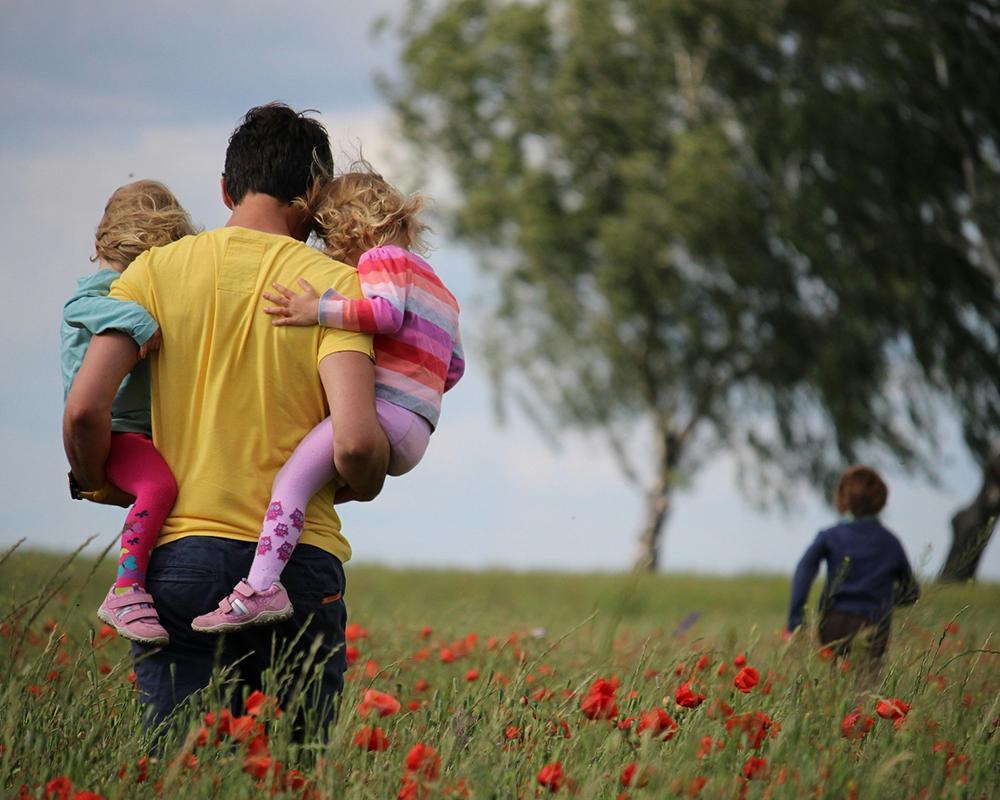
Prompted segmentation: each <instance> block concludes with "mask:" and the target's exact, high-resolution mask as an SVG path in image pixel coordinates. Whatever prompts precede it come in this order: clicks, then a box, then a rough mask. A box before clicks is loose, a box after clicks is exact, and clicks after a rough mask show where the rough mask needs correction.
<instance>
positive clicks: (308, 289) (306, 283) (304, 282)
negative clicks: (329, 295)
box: [299, 278, 316, 294]
mask: <svg viewBox="0 0 1000 800" xmlns="http://www.w3.org/2000/svg"><path fill="white" fill-rule="evenodd" d="M299 286H301V287H302V288H303V289H305V290H306V293H307V294H316V290H315V289H313V287H312V284H311V283H309V281H307V280H306V279H305V278H299Z"/></svg>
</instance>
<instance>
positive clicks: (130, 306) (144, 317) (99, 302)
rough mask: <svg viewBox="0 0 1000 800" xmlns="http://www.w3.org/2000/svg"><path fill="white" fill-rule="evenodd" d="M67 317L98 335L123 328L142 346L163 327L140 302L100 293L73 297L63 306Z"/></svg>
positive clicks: (66, 318)
mask: <svg viewBox="0 0 1000 800" xmlns="http://www.w3.org/2000/svg"><path fill="white" fill-rule="evenodd" d="M63 320H64V321H65V322H66V324H67V325H69V326H71V327H73V328H85V329H86V330H88V331H90V333H91V334H93V335H94V336H96V335H98V334H100V333H106V332H107V331H122V332H123V333H127V334H128V335H129V336H131V337H132V338H133V339H134V340H135V343H136V344H137V345H139V346H140V347H142V345H144V344H145V343H146V342H147V340H148V339H149V337H150V336H152V335H153V334H154V333H156V331H157V329H158V328H159V326H158V325H157V324H156V320H155V319H153V318H152V317H151V316H150V314H149V312H148V311H146V309H144V308H143V307H142V306H141V305H139V304H138V303H133V302H131V301H128V300H115V299H114V298H111V297H108V296H107V295H100V294H85V295H81V296H77V297H74V298H72V299H71V300H70V301H69V302H68V303H66V305H65V306H64V307H63Z"/></svg>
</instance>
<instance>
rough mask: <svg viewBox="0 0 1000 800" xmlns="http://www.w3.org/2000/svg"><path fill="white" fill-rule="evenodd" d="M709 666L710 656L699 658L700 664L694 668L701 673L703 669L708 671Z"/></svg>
mask: <svg viewBox="0 0 1000 800" xmlns="http://www.w3.org/2000/svg"><path fill="white" fill-rule="evenodd" d="M708 664H709V659H708V656H706V655H701V656H699V657H698V663H696V664H695V665H694V668H695V669H696V670H698V671H699V672H700V671H701V670H703V669H707V668H708Z"/></svg>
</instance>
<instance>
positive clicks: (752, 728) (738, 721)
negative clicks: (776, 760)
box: [726, 711, 775, 749]
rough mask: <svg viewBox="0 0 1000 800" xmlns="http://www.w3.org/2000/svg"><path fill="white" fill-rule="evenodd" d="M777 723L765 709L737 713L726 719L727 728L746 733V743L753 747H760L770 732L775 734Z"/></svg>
mask: <svg viewBox="0 0 1000 800" xmlns="http://www.w3.org/2000/svg"><path fill="white" fill-rule="evenodd" d="M774 725H775V723H773V722H772V721H771V718H770V717H769V716H768V715H767V714H765V713H764V712H763V711H755V712H754V713H752V714H737V715H736V716H735V717H730V718H729V719H727V720H726V730H727V731H733V730H738V731H740V732H741V733H743V734H745V735H746V744H747V746H748V747H751V748H754V749H756V748H758V747H760V746H761V744H762V743H763V741H764V737H765V736H767V734H768V732H771V734H772V736H773V735H774V733H773V731H772V727H773V726H774Z"/></svg>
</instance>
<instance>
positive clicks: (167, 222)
mask: <svg viewBox="0 0 1000 800" xmlns="http://www.w3.org/2000/svg"><path fill="white" fill-rule="evenodd" d="M195 232H196V231H195V228H194V225H192V224H191V217H190V216H189V215H188V213H187V211H185V210H184V208H183V207H182V206H181V204H180V203H179V202H178V201H177V198H176V197H174V195H173V193H172V192H171V191H170V190H169V189H168V188H167V187H166V186H164V185H163V184H162V183H160V182H159V181H136V182H135V183H128V184H126V185H125V186H122V187H120V188H118V189H116V190H115V192H114V194H112V195H111V197H110V199H109V200H108V204H107V205H106V206H105V207H104V216H103V217H101V221H100V222H99V223H98V225H97V233H96V234H95V248H96V251H97V253H96V255H95V256H94V257H93V258H92V259H91V261H96V260H97V259H102V260H104V261H106V262H108V263H109V264H119V265H121V266H123V267H127V266H128V265H129V264H131V263H132V261H134V260H135V258H136V257H137V256H139V255H140V254H141V253H144V252H146V251H147V250H149V248H151V247H159V246H160V245H164V244H170V242H174V241H176V240H178V239H181V238H183V237H184V236H188V235H189V234H192V233H195Z"/></svg>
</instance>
